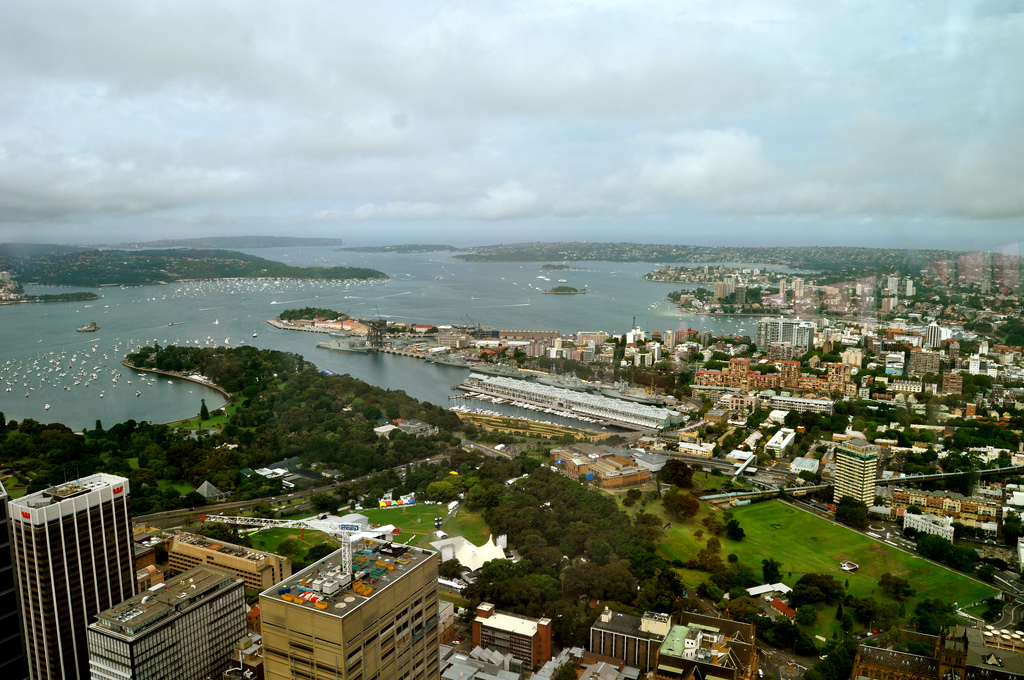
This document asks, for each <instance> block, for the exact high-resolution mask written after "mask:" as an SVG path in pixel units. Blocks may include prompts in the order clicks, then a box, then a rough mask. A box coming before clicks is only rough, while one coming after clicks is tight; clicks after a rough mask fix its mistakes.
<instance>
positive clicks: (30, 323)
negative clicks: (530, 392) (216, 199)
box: [0, 248, 785, 430]
mask: <svg viewBox="0 0 1024 680" xmlns="http://www.w3.org/2000/svg"><path fill="white" fill-rule="evenodd" d="M246 252H250V253H252V254H254V255H258V256H260V257H265V258H268V259H274V260H279V261H282V262H287V263H288V264H292V265H298V266H314V265H317V266H325V265H350V266H363V267H372V268H375V269H379V270H381V271H384V272H386V273H388V274H389V275H390V276H391V277H392V278H391V279H389V280H387V281H380V282H373V283H369V282H363V283H359V282H339V281H298V280H288V279H257V280H249V279H237V280H234V279H220V280H214V281H196V282H179V283H172V284H167V285H155V286H141V287H123V288H122V287H113V286H111V287H104V288H100V289H98V291H97V292H99V294H100V295H102V296H103V297H102V298H101V299H99V300H91V301H82V302H67V303H38V304H22V305H8V306H2V307H0V412H3V413H4V414H5V416H6V417H7V419H9V420H10V419H17V420H21V419H24V418H33V419H35V420H38V421H41V422H62V423H65V424H66V425H68V426H70V427H72V428H73V429H76V430H78V429H81V428H84V427H93V425H94V423H95V422H96V420H101V421H102V422H103V423H104V424H105V425H109V424H112V423H115V422H122V421H125V420H128V419H134V420H136V421H144V420H148V421H152V422H169V421H174V420H178V419H183V418H189V417H192V416H195V415H196V414H197V413H198V412H199V407H200V399H205V400H206V404H207V406H208V408H209V409H210V410H213V409H215V408H218V407H220V406H222V405H223V404H224V397H223V396H222V395H221V394H220V393H218V392H216V391H215V390H212V389H210V388H207V387H203V386H202V385H197V384H194V383H189V382H185V381H181V380H172V381H170V384H169V383H168V381H167V379H166V378H162V377H161V378H158V379H156V380H155V381H154V380H153V379H151V377H147V378H146V379H145V380H143V379H142V378H141V376H140V374H138V373H137V372H135V371H130V370H128V369H126V368H124V367H123V366H121V364H120V361H121V359H123V358H124V356H125V355H126V354H128V353H129V352H131V351H133V350H135V349H137V348H139V347H142V346H144V345H147V344H152V343H154V342H158V343H159V344H161V345H168V344H190V345H193V346H212V345H215V344H216V345H225V344H226V345H229V346H232V347H234V346H239V345H242V344H249V345H254V346H257V347H261V348H268V349H277V350H283V351H289V352H295V353H297V354H301V355H303V356H304V357H305V358H306V359H307V360H309V361H311V362H313V363H314V364H316V366H317V367H318V368H320V369H322V370H330V371H332V372H335V373H348V374H350V375H352V376H354V377H357V378H360V379H362V380H365V381H366V382H368V383H370V384H373V385H377V386H380V387H383V388H385V389H401V390H405V391H406V392H407V393H408V394H410V395H411V396H413V397H416V398H418V399H421V400H424V401H430V402H432V403H435V404H440V405H443V406H447V405H448V404H449V403H450V402H449V399H448V397H449V396H451V395H452V394H453V392H452V391H451V388H452V387H453V386H454V385H457V384H458V383H460V382H461V381H462V380H463V379H464V378H465V376H466V375H467V373H468V371H467V370H466V369H461V368H455V367H450V366H439V365H436V364H428V363H426V362H423V361H420V360H417V359H409V358H405V357H397V356H391V355H373V354H369V355H364V354H352V353H343V352H332V351H330V350H324V349H318V348H317V347H316V342H317V341H318V340H323V339H324V338H325V337H326V336H324V335H322V334H315V333H301V332H295V331H284V330H279V329H276V328H273V327H272V326H269V325H268V324H267V323H266V321H267V320H268V319H272V318H274V317H275V316H277V314H279V313H280V312H281V311H283V310H285V309H289V308H297V307H306V306H313V307H327V308H331V309H336V310H338V311H340V312H344V313H347V314H349V315H351V316H353V317H366V318H372V317H376V316H378V315H379V316H381V317H384V318H387V319H389V320H392V321H404V322H406V323H410V324H412V323H431V324H446V323H447V324H470V323H472V324H480V325H483V326H493V327H496V328H504V329H510V328H530V329H554V330H559V331H562V332H564V333H573V332H576V331H585V330H605V331H607V332H609V333H619V332H624V331H626V330H628V329H629V327H630V325H631V324H632V323H633V320H634V317H635V320H636V325H638V326H640V327H641V328H645V329H648V330H650V331H665V330H679V329H685V328H693V329H696V330H701V331H702V330H709V331H711V332H712V333H713V334H715V335H720V334H724V333H747V334H751V335H752V334H753V332H754V328H755V327H756V319H754V318H750V317H709V316H694V315H689V314H683V313H681V312H680V311H679V310H678V309H677V308H676V306H675V305H674V304H673V303H671V302H669V301H668V300H666V299H665V296H666V294H667V293H668V292H670V291H672V290H679V289H682V288H687V287H689V286H684V285H681V284H678V283H654V282H649V281H645V280H644V279H643V278H642V275H643V274H644V273H646V272H648V271H651V270H652V269H654V268H655V267H656V266H657V265H653V264H650V263H618V262H593V263H590V262H588V263H578V264H575V265H573V266H576V267H578V269H575V270H571V271H560V270H542V269H541V264H542V263H491V262H487V263H482V262H463V261H461V260H457V259H454V258H453V257H451V256H450V255H449V254H437V253H419V254H384V253H365V254H364V253H349V252H334V251H325V250H323V249H319V248H283V249H259V250H251V251H246ZM780 269H781V268H780ZM784 271H785V270H784ZM558 285H567V286H573V287H576V288H581V289H582V288H586V290H587V294H586V295H544V294H543V292H544V291H545V290H547V289H550V288H553V287H555V286H558ZM28 288H29V289H28V290H27V292H28V293H30V294H42V293H53V292H61V291H64V290H74V289H68V288H58V287H49V286H47V287H40V286H30V287H28ZM91 320H95V321H96V323H97V325H98V326H100V330H99V331H97V332H95V333H78V332H76V329H77V328H79V327H82V326H85V325H86V324H87V323H88V322H89V321H91ZM172 322H173V323H175V324H176V325H173V326H172V325H169V324H171V323H172ZM254 333H255V334H256V336H255V337H253V334H254ZM72 358H74V361H72ZM69 366H70V367H71V368H69ZM83 370H85V373H84V374H83V373H82V371H83ZM62 374H63V375H62ZM92 375H95V376H96V377H95V378H92V379H90V377H91V376H92ZM115 378H116V382H115ZM76 380H77V381H78V382H79V384H78V385H75V384H74V383H75V381H76ZM129 380H131V381H132V382H131V384H129V383H128V381H129ZM86 382H88V383H89V384H88V386H86V385H85V383H86ZM65 387H67V388H68V389H65ZM7 388H10V390H11V391H10V392H7V391H6V390H7ZM101 392H102V395H103V396H102V397H101V396H100V394H101ZM136 392H140V394H139V395H138V396H136ZM26 394H27V395H28V396H26ZM47 404H49V405H50V408H49V410H47V409H46V408H45V407H46V405H47ZM485 406H486V408H488V409H491V410H495V411H500V412H502V413H507V414H509V415H522V416H531V415H532V417H535V418H536V417H538V415H537V414H531V412H529V411H521V412H520V411H519V410H518V409H516V408H515V407H510V406H507V405H499V406H492V405H490V404H486V405H485ZM541 417H543V418H544V419H550V420H552V421H558V422H564V423H566V424H576V425H578V423H577V422H576V421H568V420H561V419H558V418H557V417H554V416H551V417H549V416H547V415H546V414H544V415H542V416H541Z"/></svg>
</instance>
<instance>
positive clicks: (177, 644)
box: [87, 567, 246, 680]
mask: <svg viewBox="0 0 1024 680" xmlns="http://www.w3.org/2000/svg"><path fill="white" fill-rule="evenodd" d="M245 611H246V608H245V583H244V582H243V581H242V579H240V578H238V577H236V576H233V575H232V574H229V573H227V572H226V571H220V570H219V569H212V568H210V567H196V568H195V569H190V570H188V571H186V572H185V573H183V574H181V575H180V576H175V577H174V578H173V579H171V580H170V581H168V582H166V583H160V584H158V585H156V586H153V587H152V588H150V589H149V590H148V591H147V592H145V593H143V594H139V595H136V596H135V597H132V598H129V599H127V600H125V601H124V602H121V603H120V604H117V605H114V606H113V607H111V608H110V609H107V610H105V611H102V612H100V613H99V614H97V616H96V621H95V623H93V624H92V625H90V626H89V629H88V631H87V638H88V644H89V669H90V672H91V677H92V680H135V679H139V680H142V679H143V678H145V679H147V680H149V679H150V678H168V679H169V678H181V680H187V679H194V680H202V679H203V678H214V677H219V676H220V674H221V673H222V672H223V671H224V670H226V669H227V668H228V665H229V664H230V663H231V660H232V659H233V658H234V653H235V645H236V644H237V643H238V641H239V640H241V639H242V638H244V637H245Z"/></svg>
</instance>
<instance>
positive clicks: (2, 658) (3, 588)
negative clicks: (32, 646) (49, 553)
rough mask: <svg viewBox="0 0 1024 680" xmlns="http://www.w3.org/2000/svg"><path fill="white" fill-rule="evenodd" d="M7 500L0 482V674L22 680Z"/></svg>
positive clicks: (22, 659)
mask: <svg viewBox="0 0 1024 680" xmlns="http://www.w3.org/2000/svg"><path fill="white" fill-rule="evenodd" d="M8 499H9V498H8V495H7V489H5V488H4V485H3V484H2V483H0V677H2V678H5V680H24V678H27V677H28V665H27V662H26V660H25V652H24V650H23V649H22V645H21V638H22V635H21V623H20V621H19V620H18V596H17V593H16V588H17V584H16V583H15V578H14V560H13V559H12V556H11V522H10V517H9V516H8V514H7V501H8Z"/></svg>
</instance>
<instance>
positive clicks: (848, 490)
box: [833, 439, 878, 507]
mask: <svg viewBox="0 0 1024 680" xmlns="http://www.w3.org/2000/svg"><path fill="white" fill-rule="evenodd" d="M877 477H878V447H877V446H875V445H874V444H869V443H867V442H866V441H865V440H863V439H851V440H849V441H845V442H840V443H839V445H838V446H836V485H835V491H834V493H833V499H834V500H835V501H837V502H838V501H839V500H840V499H842V498H843V497H845V496H851V497H853V498H855V499H857V500H858V501H860V502H861V503H864V504H865V505H867V506H869V507H870V506H871V505H874V502H875V479H877Z"/></svg>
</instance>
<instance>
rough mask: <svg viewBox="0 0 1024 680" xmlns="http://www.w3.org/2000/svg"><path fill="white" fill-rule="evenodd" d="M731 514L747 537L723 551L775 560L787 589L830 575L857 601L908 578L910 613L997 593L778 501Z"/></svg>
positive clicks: (755, 561) (750, 559)
mask: <svg viewBox="0 0 1024 680" xmlns="http://www.w3.org/2000/svg"><path fill="white" fill-rule="evenodd" d="M732 513H733V517H735V518H736V519H737V520H739V522H740V525H741V526H742V527H743V529H744V530H745V531H746V534H747V538H746V539H744V540H743V541H740V542H735V541H730V540H729V539H727V538H723V539H722V551H723V553H726V554H728V553H736V555H738V556H739V558H740V560H741V561H742V562H744V563H745V564H749V565H751V566H752V567H754V568H756V569H760V566H761V560H763V559H766V558H768V557H774V558H775V559H777V560H778V561H780V562H782V573H783V579H784V581H785V582H786V583H788V584H790V585H792V583H795V582H796V581H797V579H799V578H800V576H801V575H803V574H804V573H808V572H814V573H823V574H832V575H833V576H835V577H836V578H837V579H838V580H839V581H840V582H846V581H849V583H850V588H849V592H850V593H851V594H853V595H854V596H855V597H867V596H869V595H876V596H880V593H878V592H876V591H877V590H878V579H879V577H880V576H881V575H882V574H884V573H886V572H890V573H892V574H895V575H897V576H902V577H904V578H906V579H907V580H909V581H910V583H911V584H912V585H913V586H914V588H915V589H916V590H917V594H916V595H915V596H914V597H913V598H911V599H910V600H908V601H907V611H913V609H914V604H915V603H916V602H917V601H918V600H921V599H924V598H928V597H931V598H936V597H937V598H939V599H942V600H945V601H956V602H958V603H959V604H960V605H968V604H972V603H974V602H977V601H979V600H982V599H984V598H986V597H989V596H990V595H993V594H995V592H996V590H995V589H994V588H992V587H991V586H987V585H985V584H983V583H980V582H978V581H975V580H974V579H970V578H967V577H966V576H963V575H961V574H958V573H957V572H954V571H951V570H949V569H945V568H943V567H940V566H938V565H935V564H932V563H931V562H928V561H926V560H923V559H921V558H920V557H918V556H916V555H911V554H908V553H905V552H903V551H901V550H897V549H896V548H893V547H891V546H888V545H886V544H884V543H880V542H879V541H875V540H872V539H870V538H868V537H867V536H864V535H862V534H859V533H857V532H855V531H852V530H850V529H847V528H845V527H842V526H838V525H836V524H833V523H832V522H829V521H827V520H825V519H822V518H820V517H816V516H814V515H812V514H810V513H807V512H803V511H801V510H796V509H794V508H792V507H791V506H789V505H786V504H785V503H783V502H781V501H768V502H765V503H757V504H754V505H748V506H745V507H742V508H737V509H735V510H733V511H732ZM843 560H851V561H853V562H856V563H857V564H859V565H860V569H859V570H858V571H856V572H845V571H843V570H842V569H840V567H839V563H840V562H841V561H843ZM790 573H792V576H790Z"/></svg>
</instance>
